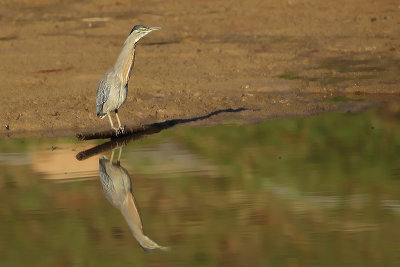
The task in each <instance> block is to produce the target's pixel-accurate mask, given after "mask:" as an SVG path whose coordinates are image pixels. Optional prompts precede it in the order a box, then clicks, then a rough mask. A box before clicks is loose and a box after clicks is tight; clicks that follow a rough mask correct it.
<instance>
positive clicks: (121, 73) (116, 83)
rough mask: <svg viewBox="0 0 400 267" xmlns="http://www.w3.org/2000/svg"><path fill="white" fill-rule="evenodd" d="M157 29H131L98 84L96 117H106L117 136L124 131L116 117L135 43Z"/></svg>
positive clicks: (124, 97)
mask: <svg viewBox="0 0 400 267" xmlns="http://www.w3.org/2000/svg"><path fill="white" fill-rule="evenodd" d="M159 29H160V28H159V27H153V28H149V27H146V26H143V25H136V26H135V27H133V29H132V31H131V32H130V34H129V36H128V38H127V39H126V40H125V43H124V47H123V48H122V51H121V54H120V55H119V57H118V59H117V62H116V63H115V65H114V67H113V68H111V69H110V70H109V71H107V72H106V73H105V74H104V76H103V78H101V80H100V82H99V85H98V87H97V98H96V104H97V116H98V117H100V118H104V117H105V116H106V115H107V116H108V119H109V120H110V124H111V128H113V129H114V130H115V131H116V132H117V134H118V133H120V132H123V131H124V129H123V128H122V127H121V122H120V120H119V117H118V109H119V108H120V107H121V106H122V104H124V102H125V100H126V95H127V93H128V81H129V77H130V75H131V71H132V68H133V64H134V61H135V47H136V43H137V42H138V41H139V40H140V39H141V38H142V37H144V36H146V35H147V34H149V33H150V32H151V31H154V30H159ZM112 111H114V112H115V116H116V117H117V121H118V128H115V127H114V124H113V122H112V119H111V116H110V113H111V112H112Z"/></svg>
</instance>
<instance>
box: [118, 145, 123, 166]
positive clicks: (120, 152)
mask: <svg viewBox="0 0 400 267" xmlns="http://www.w3.org/2000/svg"><path fill="white" fill-rule="evenodd" d="M121 154H122V146H121V147H120V148H119V154H118V161H117V162H120V161H121Z"/></svg>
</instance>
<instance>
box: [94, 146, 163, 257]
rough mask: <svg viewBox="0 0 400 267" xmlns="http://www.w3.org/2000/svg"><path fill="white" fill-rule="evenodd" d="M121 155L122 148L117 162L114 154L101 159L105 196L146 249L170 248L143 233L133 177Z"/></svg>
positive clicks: (100, 169) (102, 183)
mask: <svg viewBox="0 0 400 267" xmlns="http://www.w3.org/2000/svg"><path fill="white" fill-rule="evenodd" d="M112 153H114V151H113V152H112ZM120 156H121V150H120V153H119V157H118V161H117V163H113V162H112V159H113V154H112V155H111V161H110V160H109V159H107V158H106V157H105V156H103V157H102V158H101V159H99V171H100V181H101V187H102V189H103V192H104V195H105V197H106V198H107V199H108V201H110V202H111V204H112V205H113V206H114V207H116V208H117V209H119V210H120V211H121V213H122V215H123V216H124V218H125V220H126V222H127V223H128V225H129V227H130V228H131V230H132V233H133V236H134V237H135V238H136V240H137V241H138V242H139V244H140V246H141V247H142V248H143V249H144V250H146V251H153V250H157V249H160V250H169V248H167V247H161V246H159V245H158V244H157V243H155V242H154V241H153V240H151V239H150V238H148V237H147V236H146V235H145V234H144V233H143V229H142V228H143V226H142V220H141V218H140V212H139V210H138V206H137V205H136V201H135V198H134V197H133V194H132V183H131V179H130V177H129V174H128V172H127V170H126V169H124V168H123V167H122V166H120V164H119V159H120Z"/></svg>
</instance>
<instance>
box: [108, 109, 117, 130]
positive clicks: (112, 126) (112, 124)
mask: <svg viewBox="0 0 400 267" xmlns="http://www.w3.org/2000/svg"><path fill="white" fill-rule="evenodd" d="M107 116H108V119H109V120H110V124H111V128H112V129H113V130H115V133H116V134H117V135H118V128H115V127H114V123H113V122H112V119H111V115H110V113H107Z"/></svg>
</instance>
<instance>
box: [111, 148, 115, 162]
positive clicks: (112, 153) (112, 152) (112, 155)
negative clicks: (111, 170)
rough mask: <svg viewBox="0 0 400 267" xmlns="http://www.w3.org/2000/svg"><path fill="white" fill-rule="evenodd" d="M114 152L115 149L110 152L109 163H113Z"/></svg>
mask: <svg viewBox="0 0 400 267" xmlns="http://www.w3.org/2000/svg"><path fill="white" fill-rule="evenodd" d="M114 150H115V149H113V150H112V151H111V157H110V161H111V162H113V159H114Z"/></svg>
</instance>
